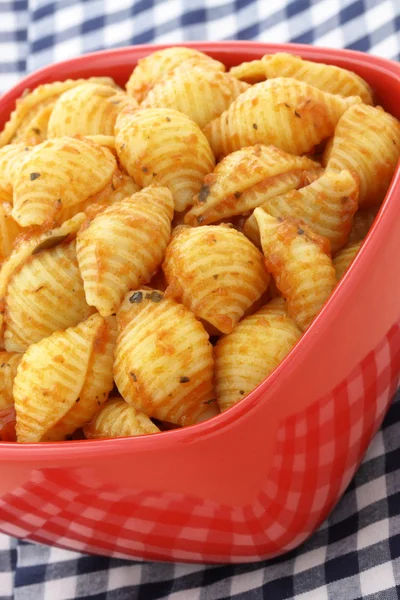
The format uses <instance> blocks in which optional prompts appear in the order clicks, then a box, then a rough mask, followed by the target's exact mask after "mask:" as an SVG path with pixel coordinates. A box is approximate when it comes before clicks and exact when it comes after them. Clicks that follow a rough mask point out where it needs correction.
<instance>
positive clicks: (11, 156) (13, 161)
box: [0, 143, 31, 202]
mask: <svg viewBox="0 0 400 600" xmlns="http://www.w3.org/2000/svg"><path fill="white" fill-rule="evenodd" d="M30 149H31V148H30V147H29V146H27V145H26V144H22V143H19V144H8V145H7V146H3V148H0V188H1V189H2V190H4V191H5V192H8V193H10V194H12V191H13V183H14V177H15V170H16V168H18V165H19V164H21V162H22V161H23V160H24V159H25V158H26V157H27V156H28V154H29V151H30ZM11 202H12V198H11Z"/></svg>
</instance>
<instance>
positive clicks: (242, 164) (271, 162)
mask: <svg viewBox="0 0 400 600" xmlns="http://www.w3.org/2000/svg"><path fill="white" fill-rule="evenodd" d="M318 167H319V165H318V164H317V163H315V162H313V161H312V160H310V159H309V158H307V157H305V156H303V157H300V156H293V155H291V154H288V153H287V152H284V151H283V150H279V149H278V148H275V147H274V146H263V145H261V144H258V145H256V146H250V147H247V148H242V149H241V150H238V151H237V152H233V153H232V154H228V156H226V157H225V158H224V159H223V160H222V161H221V162H220V163H218V165H217V166H216V167H215V169H214V171H213V173H210V174H209V175H206V177H205V178H204V184H203V187H202V188H201V190H200V192H199V193H198V194H197V196H196V197H195V199H194V200H195V204H194V206H193V207H192V208H191V209H190V210H189V212H188V213H187V214H186V216H185V223H188V224H190V225H197V224H199V223H202V224H203V225H206V224H208V223H213V222H214V221H219V220H221V219H226V218H229V217H231V216H234V215H240V214H242V213H244V212H246V211H248V210H252V209H253V208H256V206H258V204H253V203H252V202H253V201H254V202H259V203H260V202H262V201H263V200H262V196H264V200H265V195H267V193H268V192H267V190H268V188H269V187H271V189H274V193H276V192H275V188H276V185H277V184H278V191H277V193H279V192H280V190H279V183H278V182H280V181H281V179H280V178H277V176H278V175H281V174H283V173H291V172H296V175H297V177H296V181H297V180H300V178H301V175H302V172H303V171H304V170H306V169H313V168H314V169H315V168H318ZM284 179H285V178H283V181H284ZM261 182H265V184H264V188H263V194H262V195H256V194H253V195H251V194H246V193H244V192H246V191H248V190H250V189H251V188H252V187H253V186H254V185H256V184H258V183H261ZM283 185H285V184H283ZM283 189H284V191H286V190H285V187H284V188H283ZM289 189H291V187H290V185H289ZM249 199H251V201H250V202H249Z"/></svg>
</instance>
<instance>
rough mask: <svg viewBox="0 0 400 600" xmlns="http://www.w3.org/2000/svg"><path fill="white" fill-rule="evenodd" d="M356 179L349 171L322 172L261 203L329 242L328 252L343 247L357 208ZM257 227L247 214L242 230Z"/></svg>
mask: <svg viewBox="0 0 400 600" xmlns="http://www.w3.org/2000/svg"><path fill="white" fill-rule="evenodd" d="M357 199H358V180H357V179H356V178H355V177H354V176H353V175H352V174H351V173H350V172H349V171H339V172H335V171H326V172H325V173H324V174H323V175H321V177H319V178H318V179H316V180H315V181H314V182H313V183H311V184H310V185H308V186H306V187H303V188H302V189H300V190H293V191H290V192H288V193H287V194H284V195H283V196H275V197H274V198H271V199H270V200H267V202H265V203H264V204H262V205H261V208H262V209H263V210H265V211H266V212H267V213H269V214H270V215H272V216H273V217H285V218H287V217H291V218H293V219H298V220H300V221H302V222H303V223H305V224H306V225H308V226H309V227H311V229H312V230H313V231H314V232H315V233H317V234H318V235H321V236H323V237H325V238H327V239H328V240H329V241H330V243H331V249H332V252H336V251H337V250H338V249H339V248H341V247H342V246H344V245H345V244H346V242H347V239H348V237H349V233H350V230H351V226H352V222H353V216H354V214H355V212H356V210H357ZM254 228H255V229H257V223H256V218H255V216H254V215H251V216H250V217H249V218H248V220H247V223H246V225H245V227H244V231H245V233H246V231H249V230H254Z"/></svg>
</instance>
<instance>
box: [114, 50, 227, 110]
mask: <svg viewBox="0 0 400 600" xmlns="http://www.w3.org/2000/svg"><path fill="white" fill-rule="evenodd" d="M186 61H190V64H191V65H192V64H193V62H194V61H195V62H197V63H199V64H200V65H201V64H203V63H206V65H207V68H208V69H214V70H215V71H225V66H224V65H223V64H222V63H221V62H219V61H217V60H213V59H212V58H211V57H209V56H208V55H207V54H204V52H199V50H195V49H194V48H185V47H180V46H174V47H173V48H165V49H164V50H158V51H157V52H152V54H150V55H149V56H146V57H145V58H142V59H140V60H139V61H138V64H137V66H136V67H135V69H134V70H133V72H132V74H131V76H130V78H129V80H128V83H127V84H126V91H127V92H128V94H129V95H130V96H132V97H133V98H135V99H136V100H137V101H138V102H139V103H140V102H142V100H143V99H144V98H145V97H146V96H147V94H148V92H149V91H150V90H151V89H152V87H153V86H154V85H155V83H156V82H157V81H159V80H160V79H161V78H162V77H163V76H164V75H166V74H167V73H169V72H171V71H172V70H173V69H175V68H176V67H179V66H180V65H182V64H184V63H185V62H186Z"/></svg>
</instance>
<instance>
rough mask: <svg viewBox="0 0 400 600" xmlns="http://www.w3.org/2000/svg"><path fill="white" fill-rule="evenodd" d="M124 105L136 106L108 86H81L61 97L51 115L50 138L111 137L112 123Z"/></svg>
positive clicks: (112, 132)
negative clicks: (74, 136) (78, 136)
mask: <svg viewBox="0 0 400 600" xmlns="http://www.w3.org/2000/svg"><path fill="white" fill-rule="evenodd" d="M127 104H130V105H132V106H133V107H137V106H139V105H138V103H137V102H136V101H135V100H134V99H133V98H129V97H128V96H127V95H126V94H124V93H123V92H118V91H116V90H115V88H113V87H112V86H110V85H102V84H100V83H90V82H86V83H82V84H81V85H78V86H75V87H73V88H72V89H70V90H68V91H67V92H64V93H63V94H61V96H60V97H59V98H58V100H57V101H56V102H55V105H54V108H53V110H52V113H51V115H50V119H49V124H48V132H47V135H48V137H49V138H56V137H63V136H73V135H77V134H79V135H84V136H88V135H107V136H112V135H114V126H115V121H116V120H117V116H118V114H119V113H120V112H121V110H122V109H123V108H124V106H126V105H127Z"/></svg>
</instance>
